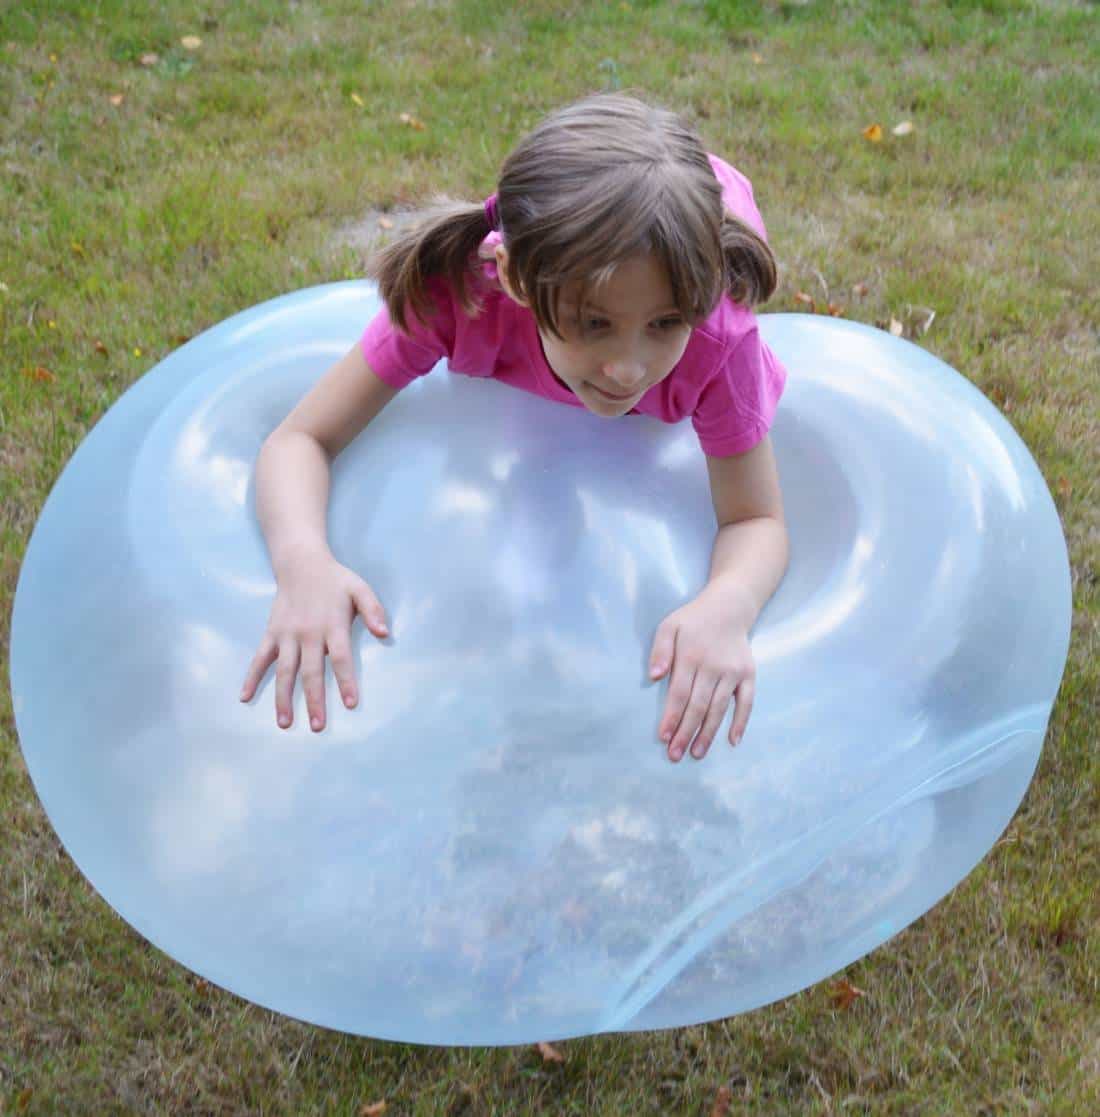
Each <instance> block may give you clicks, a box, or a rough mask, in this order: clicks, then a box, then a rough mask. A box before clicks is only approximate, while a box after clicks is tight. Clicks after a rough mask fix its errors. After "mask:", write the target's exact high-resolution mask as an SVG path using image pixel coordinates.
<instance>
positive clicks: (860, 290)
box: [852, 283, 869, 298]
mask: <svg viewBox="0 0 1100 1117" xmlns="http://www.w3.org/2000/svg"><path fill="white" fill-rule="evenodd" d="M868 290H869V288H868V287H867V284H866V283H857V284H856V285H855V286H854V287H853V288H852V294H853V295H858V296H859V298H863V296H864V295H866V294H867V291H868Z"/></svg>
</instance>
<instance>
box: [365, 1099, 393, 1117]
mask: <svg viewBox="0 0 1100 1117" xmlns="http://www.w3.org/2000/svg"><path fill="white" fill-rule="evenodd" d="M388 1105H389V1102H385V1101H372V1102H368V1103H367V1104H366V1105H362V1106H360V1107H359V1117H380V1114H382V1113H385V1112H386V1108H387V1106H388Z"/></svg>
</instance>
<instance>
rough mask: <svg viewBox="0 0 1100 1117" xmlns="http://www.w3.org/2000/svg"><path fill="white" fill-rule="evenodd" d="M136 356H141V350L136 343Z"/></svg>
mask: <svg viewBox="0 0 1100 1117" xmlns="http://www.w3.org/2000/svg"><path fill="white" fill-rule="evenodd" d="M134 356H135V357H140V356H141V350H140V349H139V348H138V347H137V346H136V345H135V346H134Z"/></svg>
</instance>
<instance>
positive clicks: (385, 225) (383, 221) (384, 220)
mask: <svg viewBox="0 0 1100 1117" xmlns="http://www.w3.org/2000/svg"><path fill="white" fill-rule="evenodd" d="M378 228H379V229H392V228H393V222H392V221H391V220H390V219H389V218H388V217H380V218H378Z"/></svg>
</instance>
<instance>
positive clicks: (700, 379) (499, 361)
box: [360, 155, 787, 457]
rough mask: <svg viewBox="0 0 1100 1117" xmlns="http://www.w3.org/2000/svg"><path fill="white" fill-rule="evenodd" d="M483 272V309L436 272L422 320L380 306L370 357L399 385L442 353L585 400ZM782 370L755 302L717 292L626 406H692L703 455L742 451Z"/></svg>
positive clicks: (525, 313)
mask: <svg viewBox="0 0 1100 1117" xmlns="http://www.w3.org/2000/svg"><path fill="white" fill-rule="evenodd" d="M709 158H710V164H711V166H712V167H713V168H714V173H715V175H716V176H717V178H718V181H719V183H721V186H722V198H723V200H724V202H725V204H726V207H727V208H728V209H729V210H731V211H732V212H733V213H734V215H735V216H737V217H739V218H741V220H742V221H744V222H746V223H747V224H748V225H750V226H751V227H752V228H753V229H755V230H756V231H757V232H758V233H759V234H760V235H761V236H766V233H765V229H764V222H763V219H762V218H761V217H760V214H759V212H758V211H757V208H756V204H755V202H754V201H753V196H752V185H751V184H750V183H749V180H748V179H747V178H745V176H744V175H743V174H741V173H740V171H737V170H735V169H734V168H733V167H731V166H730V165H729V164H728V163H725V162H723V161H722V160H721V159H719V158H718V157H717V156H714V155H711V156H709ZM499 240H500V233H499V232H496V231H494V232H492V233H490V234H489V236H488V237H486V241H485V242H484V243H485V244H486V245H492V244H494V243H497V242H499ZM483 274H484V276H485V279H486V283H485V284H484V285H483V288H479V290H478V291H477V294H478V296H479V297H480V298H481V299H482V301H483V304H484V309H483V310H482V312H481V313H480V314H479V315H478V316H477V317H476V318H470V317H468V316H467V315H466V313H465V312H464V311H463V309H462V307H461V304H459V302H458V301H457V299H456V298H455V297H454V295H453V293H452V291H451V289H450V286H449V284H447V283H446V281H445V280H443V278H442V277H438V276H437V277H434V278H432V279H430V280H429V281H428V284H427V289H428V292H429V293H430V295H431V297H432V301H433V304H434V305H435V307H436V313H435V314H434V315H433V316H432V317H431V319H430V321H429V322H428V323H427V324H425V323H423V322H421V321H420V320H419V319H418V318H417V317H416V316H415V315H414V314H410V315H409V324H410V327H411V331H410V333H409V334H408V335H406V334H403V333H402V332H401V331H400V330H398V329H397V328H396V327H395V326H393V325H392V324H391V322H390V317H389V314H388V312H387V311H386V309H385V307H383V308H382V310H381V311H379V313H378V314H377V315H376V316H375V318H374V319H373V321H372V322H371V323H370V325H369V326H367V328H366V330H365V331H364V333H363V336H362V338H361V339H360V346H361V348H362V351H363V356H364V357H365V358H366V361H367V364H369V365H370V367H371V369H373V371H374V372H375V373H376V374H377V375H378V376H379V377H380V378H381V379H382V380H384V381H385V382H386V383H387V384H389V385H391V387H394V388H403V387H405V386H406V385H407V384H409V383H411V381H413V380H414V379H415V378H416V377H417V376H423V375H424V374H425V373H427V372H430V371H431V369H433V368H434V367H435V366H436V364H438V362H439V361H440V360H441V359H442V358H443V357H446V358H447V359H448V361H447V363H448V366H449V368H450V369H451V371H452V372H461V373H465V374H466V375H467V376H491V377H493V378H494V379H496V380H501V381H503V382H504V383H506V384H511V385H513V386H514V387H516V388H522V389H523V390H524V391H526V392H534V393H535V394H536V395H540V396H545V397H546V398H547V399H552V400H556V401H557V402H559V403H565V404H570V405H572V406H573V407H583V406H584V404H583V403H581V401H580V400H579V399H578V398H577V397H576V396H575V395H574V394H573V393H572V392H571V391H570V390H569V388H567V387H566V386H565V385H564V384H563V383H562V382H561V381H559V380H558V379H557V378H556V377H555V375H554V372H553V370H552V369H551V367H550V365H549V364H548V363H547V360H546V355H545V354H544V352H543V349H542V342H541V341H540V339H539V334H538V328H537V325H536V323H535V316H534V315H533V314H532V313H531V311H530V310H528V309H527V308H526V307H522V306H520V305H519V304H518V303H516V302H514V301H513V300H512V299H511V298H509V297H508V295H507V294H505V292H504V291H503V289H502V288H501V287H500V285H499V283H498V282H497V278H496V265H495V263H494V262H493V261H491V260H490V261H485V262H484V268H483ZM786 379H787V374H786V371H785V370H784V368H783V366H782V365H781V364H780V363H779V361H778V360H777V359H776V357H775V354H774V353H772V351H771V350H770V349H769V348H768V346H767V345H766V344H765V343H764V341H763V340H762V339H761V337H760V333H759V330H758V328H757V323H756V318H755V316H754V315H753V313H752V311H751V310H750V309H749V308H747V307H744V306H741V305H739V304H737V303H735V302H734V301H733V300H732V299H731V298H729V296H723V297H722V298H721V299H720V300H719V301H718V305H717V306H716V307H715V308H714V310H713V311H712V312H711V314H710V315H709V316H708V317H707V318H706V319H705V320H704V321H703V322H700V323H699V324H698V325H697V326H695V327H694V329H693V330H692V331H691V338H690V340H689V341H688V344H687V348H686V349H685V350H684V355H683V356H682V357H681V358H680V360H679V361H678V362H677V364H676V365H675V366H674V367H673V369H672V371H671V372H670V373H669V374H668V376H666V377H665V378H664V379H663V380H662V381H660V383H658V384H655V385H654V386H653V387H652V388H650V389H649V391H647V392H646V393H645V395H643V396H642V398H641V399H640V400H639V401H638V403H637V404H636V405H635V407H634V408H633V409H632V411H631V414H635V413H639V414H642V415H653V416H655V417H656V418H658V419H661V420H663V421H664V422H666V423H677V422H679V421H680V420H681V419H683V418H685V417H686V416H688V415H690V416H691V421H692V425H693V426H694V427H695V432H696V434H697V435H698V436H699V444H700V446H701V447H702V449H703V452H704V453H705V454H708V455H710V456H711V457H726V456H728V455H730V454H742V453H744V452H745V451H746V450H751V449H752V447H753V446H755V445H756V444H757V443H758V442H759V441H760V440H761V439H762V438H763V437H764V435H766V434H767V433H768V429H769V428H770V427H771V424H772V419H773V417H774V415H775V409H776V406H777V404H778V403H779V397H780V395H782V392H783V386H784V384H785V382H786Z"/></svg>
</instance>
